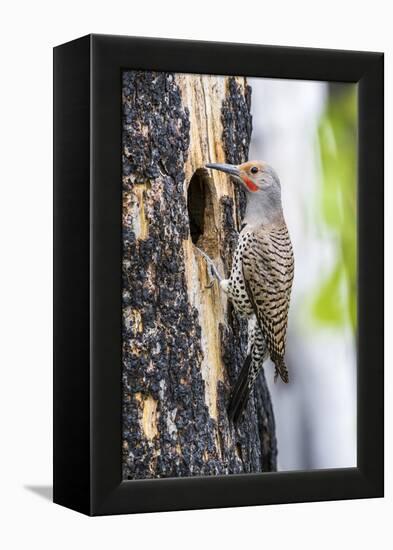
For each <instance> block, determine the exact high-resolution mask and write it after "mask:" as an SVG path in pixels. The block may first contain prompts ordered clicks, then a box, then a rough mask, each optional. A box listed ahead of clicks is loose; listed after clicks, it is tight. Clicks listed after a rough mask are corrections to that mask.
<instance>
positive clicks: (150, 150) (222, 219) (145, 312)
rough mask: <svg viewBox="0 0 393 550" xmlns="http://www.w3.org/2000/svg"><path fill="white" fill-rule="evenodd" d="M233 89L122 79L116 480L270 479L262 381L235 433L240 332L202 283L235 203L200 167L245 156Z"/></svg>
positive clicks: (201, 82)
mask: <svg viewBox="0 0 393 550" xmlns="http://www.w3.org/2000/svg"><path fill="white" fill-rule="evenodd" d="M250 99H251V90H250V88H249V87H248V86H247V84H246V81H245V79H244V78H233V77H216V76H200V75H183V74H172V73H151V72H137V71H125V72H124V73H123V477H124V479H137V478H154V477H178V476H196V475H213V474H217V475H219V474H229V473H242V472H261V471H272V470H275V468H276V454H277V451H276V440H275V428H274V418H273V411H272V405H271V401H270V395H269V391H268V388H267V385H266V382H265V378H264V375H263V373H262V374H261V376H260V379H259V380H258V383H257V384H256V387H255V390H254V392H253V395H252V396H251V398H250V400H249V404H248V408H247V411H246V413H245V414H244V416H243V419H242V420H241V422H240V424H239V426H238V427H237V428H235V427H234V426H233V425H232V424H231V423H229V421H228V418H227V413H226V407H227V402H228V398H229V394H230V391H231V387H232V386H233V384H234V382H235V380H236V376H237V374H238V372H239V370H240V368H241V366H242V364H243V361H244V359H245V355H246V350H247V321H246V319H244V318H241V317H240V316H239V315H238V314H237V313H236V312H235V311H234V310H233V308H232V306H231V304H230V303H229V302H228V301H227V298H226V296H225V294H223V292H222V291H220V288H219V285H218V283H217V282H216V281H215V282H214V284H213V286H212V287H211V288H208V286H209V283H210V278H209V275H208V271H207V268H206V261H205V259H204V258H203V257H202V256H201V255H200V254H199V253H198V251H197V250H196V248H195V245H197V246H198V247H199V248H201V249H202V250H204V251H205V252H206V253H207V254H208V255H209V256H210V257H211V258H212V259H213V260H214V262H215V265H216V266H217V268H218V270H219V271H220V272H221V274H222V275H225V277H227V276H228V274H229V271H230V267H231V262H232V254H233V251H234V248H235V245H236V241H237V235H238V231H239V226H240V223H241V215H242V211H243V210H244V202H245V200H244V196H243V194H242V193H243V192H242V190H240V189H237V188H235V186H234V184H233V183H232V182H231V181H230V180H229V178H227V177H226V176H225V175H224V174H223V173H220V172H215V173H214V174H209V173H208V171H207V170H206V169H204V168H203V167H204V165H205V164H206V163H207V162H230V163H236V164H237V163H240V162H243V161H245V160H246V159H247V155H248V147H249V143H250V136H251V115H250Z"/></svg>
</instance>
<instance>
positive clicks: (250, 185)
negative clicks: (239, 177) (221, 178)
mask: <svg viewBox="0 0 393 550" xmlns="http://www.w3.org/2000/svg"><path fill="white" fill-rule="evenodd" d="M244 183H245V184H246V185H247V187H248V189H249V190H250V191H253V192H255V191H258V186H257V185H255V183H254V182H253V181H251V180H250V179H248V178H246V177H244Z"/></svg>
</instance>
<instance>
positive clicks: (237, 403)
mask: <svg viewBox="0 0 393 550" xmlns="http://www.w3.org/2000/svg"><path fill="white" fill-rule="evenodd" d="M251 363H252V360H251V353H250V354H249V355H248V356H247V358H246V360H245V362H244V365H243V367H242V370H241V371H240V374H239V376H238V378H237V381H236V385H235V387H234V388H233V390H232V394H231V397H230V400H229V405H228V418H229V420H231V421H232V422H234V424H237V422H238V421H239V419H240V416H241V414H242V412H243V411H244V409H245V407H246V405H247V401H248V396H249V395H250V386H249V380H250V377H249V374H250V368H251Z"/></svg>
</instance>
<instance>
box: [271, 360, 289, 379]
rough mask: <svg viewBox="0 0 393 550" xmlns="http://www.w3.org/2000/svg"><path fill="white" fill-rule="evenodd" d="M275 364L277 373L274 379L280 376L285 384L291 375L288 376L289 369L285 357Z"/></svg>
mask: <svg viewBox="0 0 393 550" xmlns="http://www.w3.org/2000/svg"><path fill="white" fill-rule="evenodd" d="M274 366H275V368H276V369H275V373H274V381H275V382H276V381H277V378H278V377H280V378H281V380H282V381H283V382H285V384H288V382H289V376H288V369H287V366H286V364H285V361H284V359H279V360H277V361H275V362H274Z"/></svg>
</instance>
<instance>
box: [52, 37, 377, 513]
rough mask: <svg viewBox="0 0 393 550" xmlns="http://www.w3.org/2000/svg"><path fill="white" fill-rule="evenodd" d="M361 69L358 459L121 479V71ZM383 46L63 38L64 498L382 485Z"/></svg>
mask: <svg viewBox="0 0 393 550" xmlns="http://www.w3.org/2000/svg"><path fill="white" fill-rule="evenodd" d="M122 69H146V70H156V71H175V72H182V73H202V74H221V75H239V76H243V75H244V76H249V77H251V76H253V77H270V78H287V79H306V80H323V81H340V82H356V83H358V85H359V88H358V90H359V93H358V101H359V111H358V121H359V143H358V334H357V353H358V395H357V418H358V428H357V429H358V433H357V449H358V450H357V453H358V454H357V467H356V468H346V469H331V470H316V471H302V472H278V473H262V474H242V475H229V476H218V477H214V476H211V477H196V478H194V477H187V478H178V479H155V480H135V481H123V480H122V474H121V368H122V366H121V365H122V361H121V333H122V331H121V305H122V304H121V255H122V237H121V235H122V228H121V201H122V198H121V71H122ZM383 146H384V143H383V54H381V53H369V52H354V51H335V50H319V49H308V48H288V47H275V46H274V47H273V46H256V45H245V44H226V43H210V42H196V41H184V40H163V39H156V38H154V39H153V38H134V37H132V38H131V37H122V36H107V35H89V36H85V37H83V38H80V39H77V40H75V41H72V42H69V43H67V44H64V45H62V46H58V47H56V48H55V49H54V502H56V503H58V504H61V505H64V506H67V507H69V508H72V509H74V510H77V511H80V512H83V513H85V514H88V515H103V514H125V513H133V512H153V511H163V510H182V509H197V508H216V507H228V506H247V505H256V504H277V503H290V502H304V501H321V500H336V499H354V498H370V497H381V496H383V479H384V476H383V469H384V456H383V427H384V418H383V359H384V358H383V306H384V304H383V160H384V159H383Z"/></svg>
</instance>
